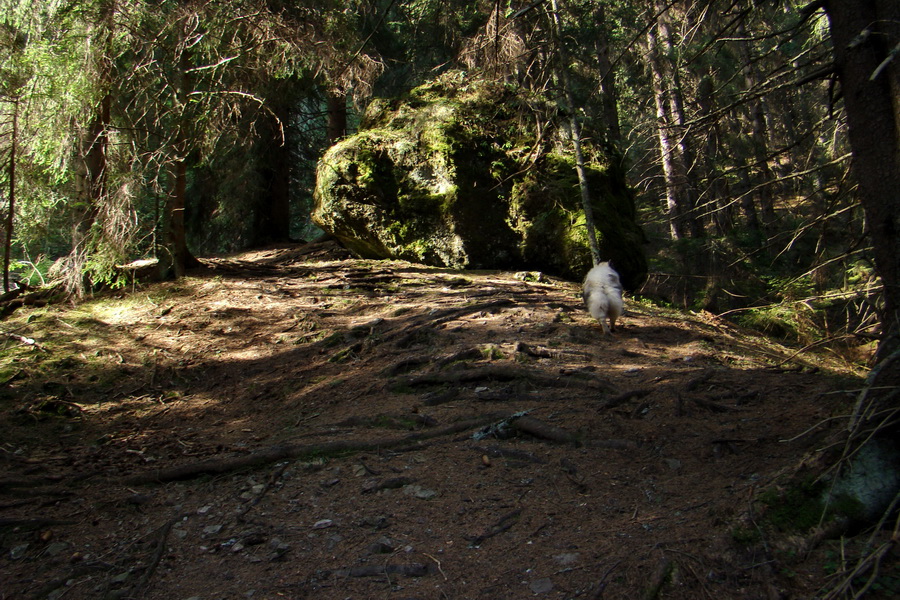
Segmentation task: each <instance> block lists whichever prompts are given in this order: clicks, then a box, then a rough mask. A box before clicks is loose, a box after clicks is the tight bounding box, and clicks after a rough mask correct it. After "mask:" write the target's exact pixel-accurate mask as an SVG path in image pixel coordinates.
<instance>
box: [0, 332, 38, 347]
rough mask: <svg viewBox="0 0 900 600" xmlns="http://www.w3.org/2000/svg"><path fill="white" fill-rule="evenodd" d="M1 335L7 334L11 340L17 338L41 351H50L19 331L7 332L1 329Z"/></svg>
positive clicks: (18, 340)
mask: <svg viewBox="0 0 900 600" xmlns="http://www.w3.org/2000/svg"><path fill="white" fill-rule="evenodd" d="M0 335H2V336H5V337H7V338H9V339H11V340H16V341H17V342H19V343H20V344H24V345H26V346H32V347H34V348H36V349H38V350H40V351H41V352H48V350H47V349H46V348H44V346H42V345H41V344H39V343H37V342H36V341H35V340H34V339H32V338H30V337H25V336H24V335H19V334H18V333H7V332H6V331H0Z"/></svg>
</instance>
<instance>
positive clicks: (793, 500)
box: [758, 479, 863, 533]
mask: <svg viewBox="0 0 900 600" xmlns="http://www.w3.org/2000/svg"><path fill="white" fill-rule="evenodd" d="M825 491H826V484H824V483H821V482H816V481H814V480H812V479H809V480H804V481H799V482H794V483H792V484H791V485H789V486H787V487H785V488H782V489H774V488H773V489H769V490H766V491H765V492H763V493H762V494H760V495H759V498H758V500H759V501H760V502H761V503H762V504H763V505H765V506H766V511H765V513H764V515H763V520H764V522H765V523H766V524H767V525H769V526H771V527H773V528H775V529H776V530H777V531H781V532H786V533H804V532H807V531H809V530H810V529H812V528H813V527H816V526H818V525H819V524H820V523H823V522H828V521H830V520H832V519H835V518H841V519H850V520H854V519H857V518H859V517H860V516H861V515H862V512H863V507H862V505H861V504H860V502H859V501H858V500H856V499H854V498H851V497H849V496H846V495H841V496H838V497H837V498H835V499H833V500H832V501H831V502H830V503H829V505H828V506H826V505H825V501H824V500H823V498H824V494H825Z"/></svg>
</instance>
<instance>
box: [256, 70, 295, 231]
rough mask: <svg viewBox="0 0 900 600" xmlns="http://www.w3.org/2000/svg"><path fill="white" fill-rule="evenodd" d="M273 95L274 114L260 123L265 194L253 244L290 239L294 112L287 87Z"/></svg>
mask: <svg viewBox="0 0 900 600" xmlns="http://www.w3.org/2000/svg"><path fill="white" fill-rule="evenodd" d="M275 90H276V91H274V92H273V93H272V94H271V95H270V101H269V102H267V104H268V105H269V109H270V111H271V112H270V113H268V114H266V115H265V116H264V117H263V119H262V120H261V122H260V124H259V131H260V139H259V148H260V149H259V152H260V154H261V157H260V158H261V161H260V162H261V166H260V168H259V170H260V175H261V179H262V181H263V182H264V183H263V186H264V187H263V190H262V197H261V198H260V199H259V204H258V206H257V207H256V211H255V213H254V219H253V231H252V232H251V239H250V243H251V245H253V246H261V245H264V244H271V243H275V242H286V241H288V240H290V233H291V232H290V226H291V204H290V194H291V148H290V144H289V143H288V142H289V140H288V133H287V132H288V124H289V123H290V118H291V111H290V103H289V101H288V98H287V93H288V92H287V88H284V86H276V87H275Z"/></svg>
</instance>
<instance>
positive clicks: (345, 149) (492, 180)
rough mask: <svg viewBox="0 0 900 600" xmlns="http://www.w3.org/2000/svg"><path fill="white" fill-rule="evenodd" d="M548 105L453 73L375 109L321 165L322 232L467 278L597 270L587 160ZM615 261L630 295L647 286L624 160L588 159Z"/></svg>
mask: <svg viewBox="0 0 900 600" xmlns="http://www.w3.org/2000/svg"><path fill="white" fill-rule="evenodd" d="M555 110H556V109H555V107H554V105H553V104H552V103H550V102H548V101H547V100H546V99H545V98H543V97H541V96H537V95H535V94H533V93H530V92H527V91H524V90H522V89H520V88H514V87H511V86H508V85H504V84H500V83H496V82H487V81H482V80H469V79H467V78H466V77H465V75H464V74H462V73H459V72H450V73H447V74H444V75H443V76H441V77H440V78H439V79H437V80H436V81H434V82H432V83H429V84H426V85H423V86H421V87H419V88H416V89H415V90H413V91H412V92H411V93H410V94H409V96H408V97H407V98H404V99H402V100H395V101H390V102H388V101H381V100H376V101H374V102H372V104H371V105H370V106H369V109H368V110H367V111H366V115H365V117H364V119H363V122H362V124H361V126H360V130H359V133H357V134H356V135H353V136H350V137H348V138H347V139H344V140H343V141H341V142H339V143H337V144H336V145H334V146H333V147H332V148H330V149H329V150H328V151H327V152H326V153H325V155H324V156H323V157H322V159H321V160H320V162H319V165H318V170H317V179H316V192H315V198H316V207H315V210H314V212H313V215H312V218H313V221H314V222H315V223H316V224H317V225H318V226H319V227H321V228H322V229H323V230H325V231H326V232H328V233H331V234H332V235H334V236H335V237H337V238H338V239H339V240H340V241H341V242H342V243H343V244H344V245H345V246H347V248H349V249H350V250H351V251H353V252H354V253H355V254H357V255H359V256H361V257H366V258H399V259H405V260H410V261H416V262H421V263H425V264H430V265H437V266H446V267H452V268H460V269H463V268H465V269H529V270H541V271H544V272H546V273H550V274H555V275H559V276H562V277H566V278H569V279H573V280H579V279H581V278H582V277H583V276H584V274H585V273H586V272H587V271H588V270H589V268H590V266H591V257H590V250H589V246H588V241H587V232H586V228H585V219H584V213H583V211H582V206H581V195H580V190H579V186H578V177H577V174H576V171H575V162H574V157H573V156H572V155H571V154H570V153H568V152H567V151H565V150H562V148H564V147H566V146H568V145H570V144H565V143H563V142H562V141H561V136H560V135H559V132H558V131H556V130H555V129H554V128H553V127H552V125H551V123H552V122H560V121H561V119H559V118H558V115H556V114H555ZM587 150H588V154H589V158H590V166H589V168H588V180H589V182H590V190H591V194H592V196H593V200H592V204H593V209H594V220H595V222H596V224H597V229H598V238H599V243H600V248H601V254H602V255H603V258H604V259H612V260H613V263H614V264H615V266H616V268H617V269H618V270H619V272H620V273H621V275H622V280H623V283H624V284H625V286H626V287H628V288H634V287H636V286H637V285H639V284H640V282H641V281H642V280H643V278H644V276H645V274H646V272H647V262H646V257H645V255H644V252H643V248H642V244H643V242H644V236H643V234H642V232H641V230H640V228H639V227H638V225H637V222H636V213H635V207H634V200H633V197H632V194H631V193H630V191H629V189H628V187H627V186H626V184H625V178H624V174H623V172H622V170H621V167H620V166H619V159H618V157H616V156H614V155H613V154H612V153H603V152H601V151H600V150H599V149H598V148H597V147H588V148H587Z"/></svg>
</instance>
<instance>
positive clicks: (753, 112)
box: [737, 19, 776, 225]
mask: <svg viewBox="0 0 900 600" xmlns="http://www.w3.org/2000/svg"><path fill="white" fill-rule="evenodd" d="M737 34H738V36H739V37H740V38H742V39H741V41H740V42H739V44H738V49H739V52H740V55H741V64H742V65H743V69H744V84H745V85H746V87H747V90H749V91H750V92H751V93H752V92H753V91H755V90H757V89H759V87H760V86H761V84H762V78H761V77H760V75H759V73H758V72H757V70H756V67H755V64H756V62H755V61H754V58H753V55H752V52H751V49H750V42H748V41H747V39H748V38H749V36H748V35H747V31H746V29H745V27H744V21H743V19H741V20H739V21H738V23H737ZM747 107H748V109H749V111H750V114H749V121H750V132H749V133H750V135H749V136H748V137H749V139H750V146H751V148H752V151H753V161H754V163H755V164H754V165H753V168H752V172H754V173H758V176H757V177H752V176H751V177H750V180H751V182H752V184H753V185H754V186H755V188H756V191H755V192H754V194H753V196H754V198H755V199H756V203H757V205H758V206H759V208H760V209H761V211H762V220H763V224H764V225H772V224H774V222H775V220H776V216H775V204H774V201H773V199H772V196H773V194H772V188H771V185H772V182H773V181H775V175H774V174H773V173H772V169H771V168H770V167H769V160H768V155H769V145H770V144H769V126H768V120H767V118H766V114H767V111H766V110H765V105H764V103H763V99H762V98H752V99H751V100H750V101H749V102H748V104H747ZM748 168H750V167H748Z"/></svg>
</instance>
